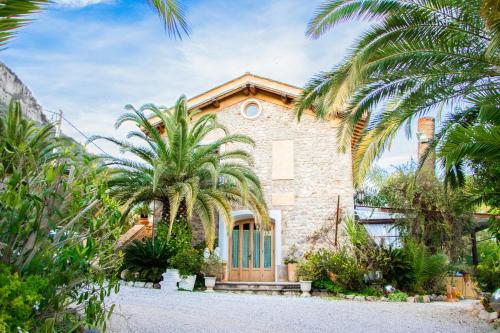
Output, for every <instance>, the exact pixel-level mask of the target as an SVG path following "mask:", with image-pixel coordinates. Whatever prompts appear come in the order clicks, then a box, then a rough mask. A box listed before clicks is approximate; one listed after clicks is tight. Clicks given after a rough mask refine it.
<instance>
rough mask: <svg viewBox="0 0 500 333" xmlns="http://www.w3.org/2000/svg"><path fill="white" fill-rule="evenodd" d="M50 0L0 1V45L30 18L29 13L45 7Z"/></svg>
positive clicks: (5, 42)
mask: <svg viewBox="0 0 500 333" xmlns="http://www.w3.org/2000/svg"><path fill="white" fill-rule="evenodd" d="M48 3H49V0H3V1H1V2H0V47H4V46H5V45H6V44H7V42H8V41H9V40H10V39H12V38H13V37H14V35H15V32H16V30H17V29H19V28H20V27H22V26H24V25H26V24H27V23H28V22H29V21H30V20H29V19H28V18H27V16H28V15H30V14H33V13H36V12H38V11H40V10H42V9H44V8H45V6H46V5H47V4H48Z"/></svg>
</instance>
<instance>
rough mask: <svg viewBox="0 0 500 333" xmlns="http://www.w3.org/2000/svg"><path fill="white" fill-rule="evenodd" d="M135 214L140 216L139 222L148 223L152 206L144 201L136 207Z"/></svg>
mask: <svg viewBox="0 0 500 333" xmlns="http://www.w3.org/2000/svg"><path fill="white" fill-rule="evenodd" d="M134 214H135V215H138V216H139V224H143V225H148V224H149V219H148V216H149V215H150V214H151V208H149V205H148V204H147V203H143V204H141V205H139V206H136V207H135V208H134Z"/></svg>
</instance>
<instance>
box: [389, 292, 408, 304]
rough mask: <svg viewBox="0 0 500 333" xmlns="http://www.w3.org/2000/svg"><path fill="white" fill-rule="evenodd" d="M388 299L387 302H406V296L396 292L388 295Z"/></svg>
mask: <svg viewBox="0 0 500 333" xmlns="http://www.w3.org/2000/svg"><path fill="white" fill-rule="evenodd" d="M388 298H389V302H406V299H407V298H408V294H407V293H404V292H402V291H399V290H398V291H396V292H394V293H392V294H389V297H388Z"/></svg>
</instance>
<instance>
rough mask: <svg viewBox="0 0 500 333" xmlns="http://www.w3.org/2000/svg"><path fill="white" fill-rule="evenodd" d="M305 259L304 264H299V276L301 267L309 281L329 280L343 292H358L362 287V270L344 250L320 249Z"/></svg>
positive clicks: (307, 255)
mask: <svg viewBox="0 0 500 333" xmlns="http://www.w3.org/2000/svg"><path fill="white" fill-rule="evenodd" d="M305 257H306V260H305V262H301V263H299V270H298V274H299V276H300V268H301V267H302V271H303V272H304V274H306V275H308V276H309V278H311V280H314V281H315V280H331V281H332V282H333V283H334V284H335V285H336V286H337V287H338V288H340V289H343V290H360V289H361V288H362V287H363V286H364V283H363V273H364V272H363V269H362V268H361V267H360V266H359V265H358V263H357V261H356V258H354V257H353V256H352V255H350V254H349V252H348V251H347V249H345V248H342V249H340V250H338V251H330V250H326V249H321V250H319V251H317V252H314V253H308V254H306V256H305Z"/></svg>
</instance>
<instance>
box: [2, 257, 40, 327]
mask: <svg viewBox="0 0 500 333" xmlns="http://www.w3.org/2000/svg"><path fill="white" fill-rule="evenodd" d="M47 285H48V282H47V279H44V278H42V277H40V276H38V275H32V276H29V277H27V278H21V277H20V276H19V274H18V273H12V272H11V269H10V268H9V267H7V266H4V265H0V332H1V333H7V332H16V331H18V330H19V329H18V328H20V329H21V330H23V331H28V330H30V329H31V328H32V327H34V326H35V319H36V313H37V312H38V310H39V309H40V304H41V303H42V302H43V300H44V298H43V295H42V294H43V291H44V289H45V288H46V287H47Z"/></svg>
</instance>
